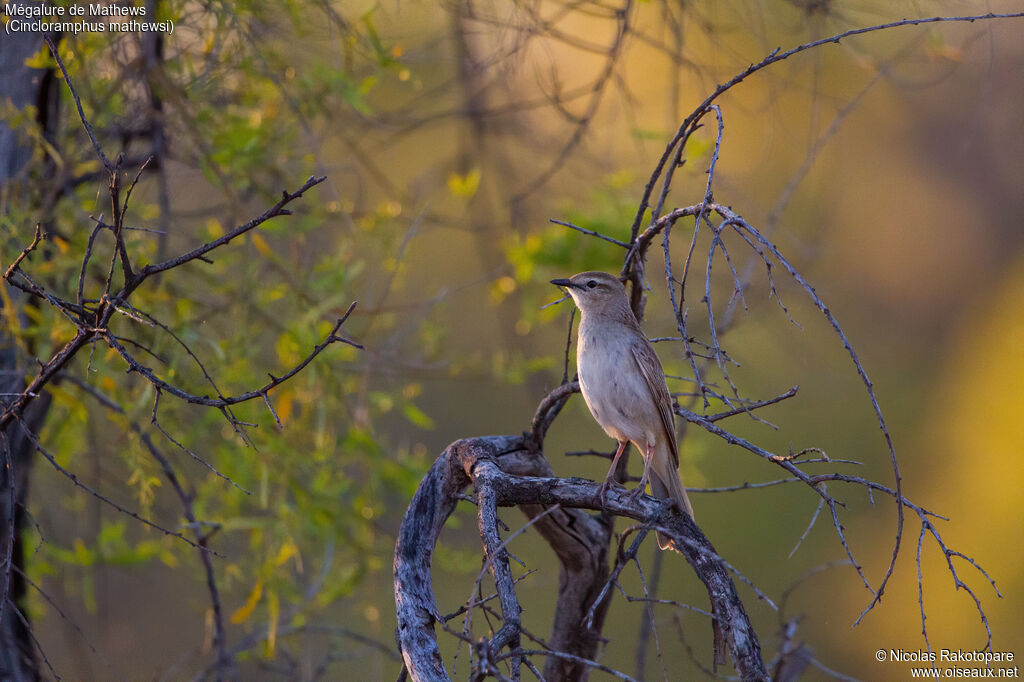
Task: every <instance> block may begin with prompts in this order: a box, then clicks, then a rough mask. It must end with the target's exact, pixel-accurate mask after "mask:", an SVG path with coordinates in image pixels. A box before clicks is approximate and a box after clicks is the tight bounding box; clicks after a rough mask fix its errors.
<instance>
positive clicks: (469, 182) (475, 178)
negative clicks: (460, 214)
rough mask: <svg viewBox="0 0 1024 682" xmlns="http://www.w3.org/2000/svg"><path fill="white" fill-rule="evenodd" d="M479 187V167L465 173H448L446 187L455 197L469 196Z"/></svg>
mask: <svg viewBox="0 0 1024 682" xmlns="http://www.w3.org/2000/svg"><path fill="white" fill-rule="evenodd" d="M479 187H480V169H479V168H474V169H473V170H471V171H469V172H468V173H466V174H465V175H459V174H458V173H449V174H448V189H449V190H451V193H452V194H454V195H455V196H457V197H465V198H466V199H468V198H470V197H471V196H473V195H474V194H476V191H477V189H478V188H479Z"/></svg>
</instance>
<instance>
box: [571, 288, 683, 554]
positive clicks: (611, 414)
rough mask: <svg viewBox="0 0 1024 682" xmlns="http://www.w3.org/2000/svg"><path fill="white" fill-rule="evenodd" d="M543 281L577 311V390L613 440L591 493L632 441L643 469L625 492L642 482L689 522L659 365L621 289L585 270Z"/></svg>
mask: <svg viewBox="0 0 1024 682" xmlns="http://www.w3.org/2000/svg"><path fill="white" fill-rule="evenodd" d="M551 283H552V284H554V285H556V286H560V287H564V288H565V290H566V291H568V293H569V295H570V296H572V299H573V301H574V302H575V303H576V307H577V308H579V309H580V324H579V329H578V331H577V341H576V371H577V372H578V374H579V382H580V392H581V393H583V400H584V401H586V403H587V407H588V408H589V409H590V414H591V415H593V417H594V420H595V421H596V422H597V423H598V424H599V425H600V426H601V428H602V429H604V432H605V433H606V434H608V435H609V436H611V437H612V438H614V439H615V440H616V442H617V443H618V449H617V450H616V452H615V457H614V459H613V460H612V466H611V468H610V469H609V470H608V475H607V476H606V477H605V480H604V483H602V484H601V488H600V490H599V492H598V497H599V498H600V499H602V500H603V499H604V495H605V493H606V492H607V491H608V489H609V488H610V487H611V485H612V484H613V483H614V476H615V468H616V465H617V464H618V462H619V458H620V457H621V456H622V453H623V451H624V450H625V449H626V446H627V445H628V444H629V443H630V442H632V443H633V444H634V445H635V446H636V447H637V449H638V450H639V451H640V454H641V455H642V456H643V458H644V473H643V477H642V478H641V479H640V485H639V486H638V487H637V489H636V490H634V491H633V492H632V493H631V494H632V495H642V494H643V493H644V491H645V490H646V488H647V484H648V482H650V484H651V492H652V493H653V494H654V496H655V497H658V498H662V499H668V500H672V502H673V503H674V504H675V506H677V507H679V508H680V509H681V510H685V511H686V513H687V514H689V515H690V518H691V519H692V518H693V506H692V505H691V504H690V499H689V498H688V497H687V496H686V489H685V488H684V487H683V484H682V481H681V480H680V479H679V473H678V469H679V446H678V444H677V443H676V430H675V423H674V422H673V420H672V398H671V396H670V395H669V392H668V384H667V383H666V382H665V370H664V369H662V366H661V361H660V360H659V359H658V355H657V353H655V352H654V348H653V347H652V346H651V342H650V341H648V340H647V336H646V335H645V334H644V333H643V330H641V329H640V323H639V322H638V321H637V319H636V316H635V315H634V314H633V309H632V308H631V307H630V305H629V298H628V296H627V295H626V288H625V286H623V284H622V282H621V281H620V280H619V278H618V277H616V276H614V275H610V274H608V273H606V272H593V271H592V272H581V273H579V274H577V275H573V276H572V277H570V278H569V279H553V280H551ZM658 546H659V547H661V549H668V548H669V547H671V546H672V542H671V540H670V539H669V538H667V537H665V536H664V535H662V534H659V535H658Z"/></svg>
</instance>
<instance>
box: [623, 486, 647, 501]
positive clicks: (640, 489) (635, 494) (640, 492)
mask: <svg viewBox="0 0 1024 682" xmlns="http://www.w3.org/2000/svg"><path fill="white" fill-rule="evenodd" d="M644 488H645V486H637V487H636V488H633V489H632V490H630V491H629V493H628V494H627V495H626V499H627V500H629V502H630V503H631V504H632V503H633V502H636V501H637V500H639V499H640V498H641V497H643V496H644V495H645V494H646V492H645V490H644Z"/></svg>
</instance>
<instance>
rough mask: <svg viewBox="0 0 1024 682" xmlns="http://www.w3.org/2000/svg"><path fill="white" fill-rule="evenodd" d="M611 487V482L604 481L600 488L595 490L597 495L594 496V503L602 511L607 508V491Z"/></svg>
mask: <svg viewBox="0 0 1024 682" xmlns="http://www.w3.org/2000/svg"><path fill="white" fill-rule="evenodd" d="M612 485H614V482H613V481H609V480H605V482H604V483H602V484H601V487H600V488H598V489H597V494H596V495H594V502H595V503H596V504H599V505H601V508H602V509H604V508H606V507H607V506H608V503H607V497H608V491H609V490H610V489H611V487H612Z"/></svg>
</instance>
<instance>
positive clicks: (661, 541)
mask: <svg viewBox="0 0 1024 682" xmlns="http://www.w3.org/2000/svg"><path fill="white" fill-rule="evenodd" d="M650 466H651V492H652V493H654V496H655V497H660V498H662V499H665V500H673V501H674V502H675V503H676V505H677V506H678V507H679V508H680V509H685V510H686V513H687V514H689V515H690V518H691V519H692V518H693V506H692V505H691V504H690V498H689V497H687V496H686V489H685V488H683V483H682V481H680V480H679V472H678V471H677V470H676V466H675V461H674V459H673V457H672V453H671V451H670V450H669V448H668V445H667V444H665V443H658V444H657V445H656V446H655V448H654V454H653V456H652V459H651V465H650ZM658 546H659V547H661V548H662V549H668V548H669V547H671V546H672V541H671V540H670V539H669V538H668V537H667V536H665V535H662V534H661V533H658Z"/></svg>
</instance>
